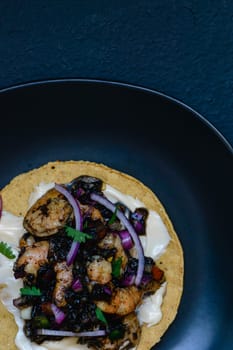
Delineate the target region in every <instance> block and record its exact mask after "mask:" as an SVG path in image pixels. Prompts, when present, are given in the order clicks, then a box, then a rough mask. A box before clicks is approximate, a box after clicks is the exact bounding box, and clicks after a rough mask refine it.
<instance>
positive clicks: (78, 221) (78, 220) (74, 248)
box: [55, 184, 83, 266]
mask: <svg viewBox="0 0 233 350" xmlns="http://www.w3.org/2000/svg"><path fill="white" fill-rule="evenodd" d="M55 189H56V190H57V191H58V192H60V193H61V194H63V196H65V197H66V199H67V200H68V202H69V203H70V205H71V206H72V208H73V210H74V217H75V228H76V230H79V231H82V226H83V220H82V215H81V209H80V207H79V204H78V202H77V201H76V200H75V199H74V197H73V196H72V194H71V193H70V192H69V191H67V190H66V189H65V188H64V187H63V186H61V185H58V184H55ZM79 246H80V244H79V242H76V241H73V242H72V245H71V247H70V251H69V253H68V255H67V259H66V261H67V265H68V266H69V265H71V264H72V263H73V262H74V259H75V257H76V255H77V253H78V250H79Z"/></svg>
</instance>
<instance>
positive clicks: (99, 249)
mask: <svg viewBox="0 0 233 350" xmlns="http://www.w3.org/2000/svg"><path fill="white" fill-rule="evenodd" d="M35 190H36V191H35ZM40 191H42V192H40ZM35 193H36V197H35V198H33V195H35ZM1 197H2V202H3V213H2V214H3V215H2V218H1V219H0V241H3V240H4V238H6V235H4V234H3V232H4V227H3V228H2V229H1V221H2V222H3V221H4V215H5V214H6V213H10V215H11V216H12V217H14V218H15V219H16V220H17V219H19V220H21V229H22V227H23V230H21V231H20V233H18V237H19V238H20V239H19V242H18V243H17V244H18V246H17V245H15V246H14V237H13V238H12V235H11V239H10V240H9V241H8V244H9V245H11V246H12V247H13V248H12V249H13V251H14V252H15V258H14V259H12V261H11V265H10V268H11V276H10V278H11V279H12V280H15V281H16V282H17V288H18V290H17V289H16V290H14V293H13V292H12V289H14V288H11V291H10V289H9V286H8V289H7V283H6V284H5V285H4V280H3V279H4V277H2V279H1V277H0V288H1V289H0V298H1V299H2V302H3V303H1V304H0V320H1V332H0V346H3V345H4V347H5V348H7V349H8V350H15V349H17V348H19V349H20V348H21V345H22V343H23V342H24V344H27V346H28V347H27V349H34V348H33V346H32V347H30V344H34V345H36V346H38V347H35V349H53V347H52V345H51V344H53V342H54V341H55V342H56V343H57V342H59V341H60V342H62V341H63V345H62V346H63V347H66V348H67V349H69V346H70V348H71V349H75V348H76V344H77V342H78V344H77V349H79V348H82V349H83V346H86V345H88V346H90V347H92V348H93V349H114V350H115V349H122V350H123V349H130V348H135V347H136V348H137V349H138V350H149V349H150V348H151V347H152V346H153V345H155V344H156V343H158V342H159V341H160V339H161V337H162V336H163V334H164V333H165V332H166V330H167V328H168V327H169V325H170V324H171V323H172V322H173V320H174V319H175V317H176V314H177V311H178V307H179V304H180V300H181V296H182V291H183V269H184V262H183V251H182V246H181V243H180V241H179V238H178V236H177V234H176V232H175V230H174V227H173V225H172V223H171V221H170V219H169V217H168V215H167V213H166V211H165V208H164V207H163V205H162V203H161V202H160V200H159V199H158V198H157V197H156V195H155V194H154V193H153V192H152V191H151V190H150V189H149V188H148V187H147V186H145V185H144V184H143V183H142V182H140V181H139V180H137V179H135V178H134V177H132V176H130V175H127V174H125V173H122V172H120V171H117V170H114V169H112V168H110V167H108V166H106V165H103V164H97V163H94V162H89V161H55V162H49V163H48V164H45V165H43V166H41V167H39V168H37V169H34V170H31V171H29V172H26V173H23V174H20V175H18V176H17V177H15V178H14V179H13V180H12V181H11V182H10V183H9V184H8V185H7V186H6V187H4V188H3V189H2V190H1ZM29 202H30V204H29ZM150 215H151V217H152V216H153V218H154V219H153V220H154V223H155V221H156V220H157V224H158V232H157V229H156V227H153V224H151V223H150V224H149V217H150ZM153 220H152V221H153ZM3 223H4V222H3ZM3 226H4V225H3ZM149 226H150V228H149ZM147 230H150V232H151V233H150V234H151V238H150V241H148V242H147V241H146V240H147V239H148V238H147ZM159 230H160V233H159ZM156 235H158V237H159V238H158V239H160V240H161V242H160V246H161V244H162V242H163V244H164V246H163V248H162V250H161V249H160V251H155V250H153V245H154V242H156ZM17 240H18V239H17ZM164 240H165V241H164ZM163 244H162V245H163ZM155 245H156V243H155ZM160 248H161V247H160ZM149 255H150V256H149ZM2 259H5V260H0V264H1V265H0V269H1V276H5V277H6V275H4V273H6V270H7V269H6V270H4V266H3V265H4V263H6V261H7V258H5V257H4V258H2ZM3 272H4V273H3ZM10 293H12V295H9V294H10ZM17 296H18V297H17ZM154 297H155V299H153V298H154ZM10 298H12V299H11V300H9V299H10ZM152 299H153V300H152ZM153 302H154V304H156V303H157V304H158V305H157V308H156V310H155V314H156V316H155V315H153V312H152V311H151V310H152V309H153V307H155V306H156V305H154V306H153ZM12 304H14V305H12ZM161 304H162V305H161ZM7 309H8V310H7ZM9 311H10V312H9ZM15 311H16V312H15ZM149 311H150V312H149ZM147 313H148V314H151V315H150V316H149V317H147V316H148V315H147ZM13 314H14V315H13ZM16 314H17V315H18V316H17V317H16V316H15V315H16ZM153 317H154V318H153ZM16 323H17V324H16ZM20 329H21V331H20ZM15 339H16V340H15ZM71 339H72V341H71ZM15 343H16V345H17V346H16V345H15ZM84 348H85V347H84ZM22 349H23V347H22ZM56 349H57V348H56Z"/></svg>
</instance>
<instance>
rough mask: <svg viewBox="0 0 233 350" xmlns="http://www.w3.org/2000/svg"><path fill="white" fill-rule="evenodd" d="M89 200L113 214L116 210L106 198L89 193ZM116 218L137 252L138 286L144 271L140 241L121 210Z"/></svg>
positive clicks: (136, 282) (136, 279)
mask: <svg viewBox="0 0 233 350" xmlns="http://www.w3.org/2000/svg"><path fill="white" fill-rule="evenodd" d="M91 199H92V200H93V201H96V202H98V203H99V204H102V205H103V206H105V207H106V208H107V209H109V210H110V211H112V212H113V213H114V212H115V210H116V206H115V205H114V204H113V203H112V202H110V201H109V200H108V199H107V198H105V197H103V196H100V195H98V194H97V193H91ZM116 216H117V217H118V219H119V220H120V221H121V222H122V224H123V225H124V226H125V228H126V229H127V230H128V231H129V233H130V235H131V237H132V240H133V242H134V244H135V248H136V250H137V254H138V269H137V274H136V278H135V284H136V286H138V285H139V284H140V282H141V279H142V275H143V271H144V264H145V259H144V252H143V247H142V244H141V241H140V239H139V237H138V235H137V232H136V231H135V229H134V227H133V226H132V225H131V223H130V222H129V220H128V219H127V218H126V216H125V215H124V213H123V212H122V211H121V210H117V211H116Z"/></svg>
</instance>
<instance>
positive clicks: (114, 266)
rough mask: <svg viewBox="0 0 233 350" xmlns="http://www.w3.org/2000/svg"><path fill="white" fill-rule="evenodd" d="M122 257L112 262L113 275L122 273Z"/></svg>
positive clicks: (117, 275)
mask: <svg viewBox="0 0 233 350" xmlns="http://www.w3.org/2000/svg"><path fill="white" fill-rule="evenodd" d="M121 265H122V257H121V256H120V258H118V259H117V260H113V262H112V275H113V277H119V276H120V274H121Z"/></svg>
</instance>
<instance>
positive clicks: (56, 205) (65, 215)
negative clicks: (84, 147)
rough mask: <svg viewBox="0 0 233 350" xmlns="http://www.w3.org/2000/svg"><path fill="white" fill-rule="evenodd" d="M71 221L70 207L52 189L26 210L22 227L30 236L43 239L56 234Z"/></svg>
mask: <svg viewBox="0 0 233 350" xmlns="http://www.w3.org/2000/svg"><path fill="white" fill-rule="evenodd" d="M72 219H73V209H72V207H71V205H70V204H69V203H68V201H67V200H66V198H65V197H64V196H63V195H62V194H61V193H60V192H58V191H57V190H56V189H55V188H52V189H50V190H48V191H47V192H46V193H45V194H44V195H43V196H42V197H41V198H39V199H38V200H37V201H36V203H35V204H33V206H32V207H31V208H30V209H29V210H28V212H27V213H26V216H25V218H24V221H23V226H24V228H25V229H26V230H27V231H28V232H30V233H31V234H32V235H34V236H38V237H45V236H50V235H53V234H55V233H57V232H58V230H59V229H61V228H62V227H64V226H65V224H66V223H67V221H68V220H72Z"/></svg>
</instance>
